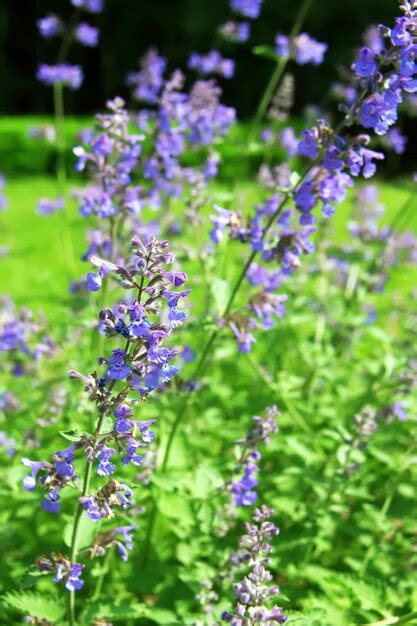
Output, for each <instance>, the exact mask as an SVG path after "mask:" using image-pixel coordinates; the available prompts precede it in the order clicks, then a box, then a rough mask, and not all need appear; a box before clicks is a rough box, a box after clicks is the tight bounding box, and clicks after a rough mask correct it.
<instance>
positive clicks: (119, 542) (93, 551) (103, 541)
mask: <svg viewBox="0 0 417 626" xmlns="http://www.w3.org/2000/svg"><path fill="white" fill-rule="evenodd" d="M135 528H136V526H135V525H134V524H131V525H129V526H119V527H117V528H112V529H111V530H109V531H106V532H102V533H99V534H98V535H97V537H96V538H95V540H94V543H93V545H92V546H91V548H90V549H89V555H90V556H91V558H96V557H100V556H103V555H104V554H105V553H106V551H107V550H108V549H109V548H111V547H112V546H116V548H117V552H118V553H119V556H120V558H121V559H122V561H127V560H128V558H129V552H128V551H129V550H131V549H132V548H133V539H132V534H131V533H132V532H133V531H134V530H135Z"/></svg>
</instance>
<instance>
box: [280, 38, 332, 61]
mask: <svg viewBox="0 0 417 626" xmlns="http://www.w3.org/2000/svg"><path fill="white" fill-rule="evenodd" d="M275 44H276V48H275V51H276V54H277V55H278V56H279V57H288V58H291V59H294V60H295V61H296V63H298V65H307V64H308V63H311V64H313V65H321V63H323V60H324V55H325V53H326V51H327V48H328V46H327V44H325V43H321V42H319V41H317V40H316V39H313V37H310V35H308V34H307V33H301V34H300V35H297V36H296V37H294V39H292V40H290V39H289V38H288V37H287V36H286V35H282V34H278V35H277V36H276V37H275Z"/></svg>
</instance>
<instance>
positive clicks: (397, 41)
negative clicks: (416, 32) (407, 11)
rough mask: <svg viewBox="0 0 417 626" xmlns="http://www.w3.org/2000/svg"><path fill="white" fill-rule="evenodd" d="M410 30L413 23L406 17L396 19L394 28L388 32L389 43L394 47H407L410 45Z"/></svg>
mask: <svg viewBox="0 0 417 626" xmlns="http://www.w3.org/2000/svg"><path fill="white" fill-rule="evenodd" d="M412 28H413V23H412V22H411V21H410V19H409V18H408V17H405V16H404V17H397V18H396V20H395V26H394V28H393V29H392V30H391V32H390V36H391V41H392V43H393V44H394V46H407V45H408V44H409V43H411V41H412V35H411V32H410V30H411V29H412ZM409 29H410V30H409Z"/></svg>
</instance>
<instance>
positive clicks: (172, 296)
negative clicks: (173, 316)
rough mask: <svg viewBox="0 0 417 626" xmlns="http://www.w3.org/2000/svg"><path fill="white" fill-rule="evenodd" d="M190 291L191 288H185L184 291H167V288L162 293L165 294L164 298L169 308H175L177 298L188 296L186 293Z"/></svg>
mask: <svg viewBox="0 0 417 626" xmlns="http://www.w3.org/2000/svg"><path fill="white" fill-rule="evenodd" d="M190 293H191V289H186V290H185V291H178V292H175V291H168V289H166V290H165V291H163V292H162V295H164V296H165V298H166V299H167V303H168V306H169V308H170V309H175V308H176V307H177V305H178V300H179V299H180V298H185V297H187V296H188V294H190Z"/></svg>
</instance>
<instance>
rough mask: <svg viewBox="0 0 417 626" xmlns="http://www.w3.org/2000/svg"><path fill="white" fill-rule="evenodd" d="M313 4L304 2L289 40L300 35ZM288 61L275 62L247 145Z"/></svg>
mask: <svg viewBox="0 0 417 626" xmlns="http://www.w3.org/2000/svg"><path fill="white" fill-rule="evenodd" d="M313 2H314V0H304V2H303V4H302V5H301V8H300V10H299V12H298V15H297V17H296V19H295V22H294V25H293V27H292V29H291V32H290V35H289V38H290V39H293V38H294V37H296V36H297V35H299V34H300V31H301V29H302V27H303V23H304V20H305V18H306V17H307V13H308V12H309V10H310V8H311V6H312V4H313ZM288 60H289V59H288V57H281V58H280V59H279V61H277V63H276V66H275V69H274V71H273V73H272V76H271V78H270V79H269V83H268V85H267V86H266V89H265V91H264V93H263V96H262V98H261V100H260V102H259V105H258V108H257V111H256V113H255V117H254V118H253V121H252V124H251V128H250V132H249V143H250V142H251V141H252V140H253V136H254V134H255V132H256V129H257V127H258V126H259V124H260V123H261V121H262V119H263V118H264V116H265V113H266V112H267V110H268V107H269V105H270V102H271V100H272V97H273V95H274V93H275V90H276V88H277V87H278V85H279V82H280V80H281V78H282V76H283V74H284V72H285V68H286V67H287V64H288Z"/></svg>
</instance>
